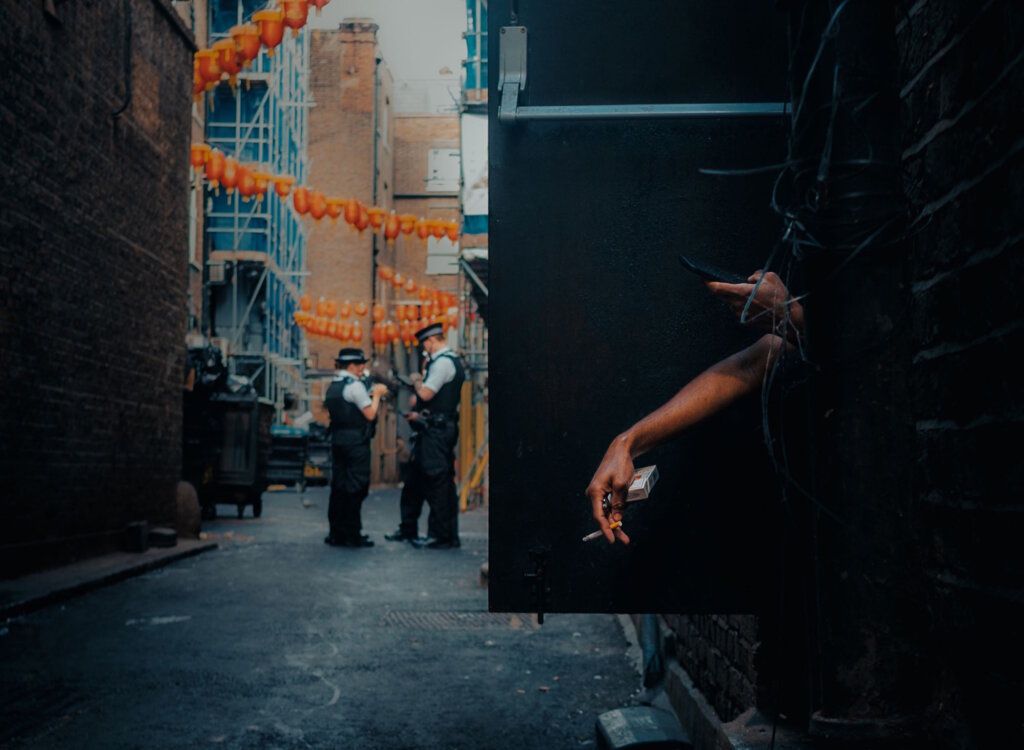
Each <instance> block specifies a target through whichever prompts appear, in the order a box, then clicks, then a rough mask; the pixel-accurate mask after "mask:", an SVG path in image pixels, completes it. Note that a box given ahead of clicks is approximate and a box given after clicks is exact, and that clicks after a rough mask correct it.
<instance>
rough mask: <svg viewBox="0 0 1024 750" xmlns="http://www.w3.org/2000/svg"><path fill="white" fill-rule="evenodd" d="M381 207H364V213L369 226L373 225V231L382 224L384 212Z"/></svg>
mask: <svg viewBox="0 0 1024 750" xmlns="http://www.w3.org/2000/svg"><path fill="white" fill-rule="evenodd" d="M386 213H387V211H385V210H384V209H383V208H379V207H377V206H372V207H370V208H367V209H366V215H367V216H368V217H369V219H370V226H371V227H373V231H374V232H376V231H377V230H378V229H380V228H381V227H382V226H383V225H384V214H386Z"/></svg>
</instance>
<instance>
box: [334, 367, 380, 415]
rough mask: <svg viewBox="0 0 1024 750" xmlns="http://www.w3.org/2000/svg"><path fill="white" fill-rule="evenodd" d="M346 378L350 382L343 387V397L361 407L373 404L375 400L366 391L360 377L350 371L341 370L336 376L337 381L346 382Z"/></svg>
mask: <svg viewBox="0 0 1024 750" xmlns="http://www.w3.org/2000/svg"><path fill="white" fill-rule="evenodd" d="M346 380H347V381H348V382H347V383H345V386H344V387H343V388H342V389H341V397H342V398H343V399H345V400H346V401H348V402H349V403H351V404H355V405H356V406H357V407H358V408H359V409H365V408H366V407H367V406H373V400H372V399H371V398H370V394H369V393H367V392H366V386H365V385H363V383H362V381H361V380H359V378H357V377H356V376H355V375H353V374H352V373H349V372H339V373H338V374H337V375H335V376H334V381H335V382H339V381H341V382H344V381H346Z"/></svg>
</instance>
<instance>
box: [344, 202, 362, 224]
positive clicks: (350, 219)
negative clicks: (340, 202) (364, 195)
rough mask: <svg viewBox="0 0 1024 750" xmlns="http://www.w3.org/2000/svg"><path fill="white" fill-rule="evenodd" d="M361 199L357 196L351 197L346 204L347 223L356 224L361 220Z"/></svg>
mask: <svg viewBox="0 0 1024 750" xmlns="http://www.w3.org/2000/svg"><path fill="white" fill-rule="evenodd" d="M359 207H360V206H359V201H357V200H356V199H355V198H351V199H349V201H348V202H347V203H346V204H345V223H346V224H350V225H355V223H356V222H357V221H358V220H359Z"/></svg>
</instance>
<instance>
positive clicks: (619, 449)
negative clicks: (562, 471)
mask: <svg viewBox="0 0 1024 750" xmlns="http://www.w3.org/2000/svg"><path fill="white" fill-rule="evenodd" d="M785 348H792V344H789V343H787V342H785V341H784V340H783V339H782V338H781V337H780V336H777V335H775V334H770V333H769V334H765V335H764V336H762V337H761V338H760V339H758V340H757V341H756V342H754V343H753V344H751V345H750V346H748V347H747V348H746V349H743V350H741V351H739V352H736V353H735V354H732V355H730V356H728V357H726V358H725V359H723V360H722V361H720V362H718V363H717V364H714V365H712V366H711V367H709V368H708V369H706V370H705V371H704V372H702V373H701V374H700V375H698V376H697V377H695V378H694V379H693V380H691V381H690V382H689V383H687V384H686V385H685V386H683V388H682V390H680V391H679V393H677V394H676V395H675V396H673V397H672V398H671V399H670V400H669V401H667V402H666V403H665V404H663V405H662V406H660V407H659V408H658V409H656V410H655V411H653V412H651V413H650V414H648V415H647V416H646V417H644V418H643V419H641V420H640V421H639V422H637V423H636V424H634V425H633V426H632V427H630V428H629V429H628V430H626V431H625V432H623V433H622V434H621V435H618V436H617V437H616V438H615V439H614V440H613V441H612V444H611V445H610V446H608V450H607V451H605V454H604V458H603V459H602V460H601V464H600V466H598V467H597V471H596V472H595V473H594V477H593V479H591V480H590V485H589V486H588V487H587V497H588V498H590V502H591V505H592V506H593V510H594V519H595V520H596V521H597V523H598V525H599V526H600V527H601V531H603V532H604V536H605V538H606V539H607V540H608V541H609V542H614V541H615V539H616V538H618V539H619V541H621V542H623V543H625V544H629V536H627V535H626V534H625V533H624V532H623V531H622V529H621V528H616V529H614V530H613V529H610V528H609V524H610V523H612V522H614V521H621V520H622V508H623V506H624V504H625V501H626V489H627V488H628V486H629V482H630V480H631V479H632V478H633V472H634V466H633V459H634V458H636V457H637V456H639V455H641V454H643V453H646V452H647V451H649V450H652V449H653V448H656V447H657V446H659V445H661V444H662V443H665V442H667V441H668V440H671V439H672V438H673V437H675V436H676V435H678V434H679V433H680V432H682V431H683V430H685V429H687V428H688V427H692V426H693V425H695V424H697V423H698V422H700V421H702V420H704V419H707V418H708V417H710V416H711V415H712V414H715V413H716V412H718V411H721V410H722V409H723V408H725V407H726V406H728V405H729V404H731V403H732V402H734V401H735V400H736V399H738V398H739V397H740V396H743V395H744V394H747V393H749V392H751V391H753V390H755V389H756V388H757V387H758V386H759V385H760V384H761V382H762V380H763V379H764V376H765V373H766V372H768V371H769V369H770V368H771V366H772V365H773V364H774V363H775V361H776V360H777V358H778V357H779V355H780V354H781V353H782V351H783V350H784V349H785ZM607 494H610V495H611V499H612V510H611V512H610V513H609V514H608V515H605V512H604V510H603V508H602V507H601V501H602V500H603V499H604V497H605V495H607Z"/></svg>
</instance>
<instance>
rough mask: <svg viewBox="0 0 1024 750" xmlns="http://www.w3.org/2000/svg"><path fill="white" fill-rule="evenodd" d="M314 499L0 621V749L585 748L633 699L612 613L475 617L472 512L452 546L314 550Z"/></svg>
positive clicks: (393, 511)
mask: <svg viewBox="0 0 1024 750" xmlns="http://www.w3.org/2000/svg"><path fill="white" fill-rule="evenodd" d="M326 503H327V491H326V490H325V489H322V488H316V489H314V488H310V489H308V490H307V491H306V493H305V494H304V495H302V494H299V493H296V492H292V491H285V492H270V493H267V494H265V496H264V510H263V517H262V518H260V519H253V518H251V517H250V516H249V514H248V513H247V514H246V517H245V518H244V519H236V518H235V514H234V512H233V509H232V508H230V507H229V506H221V508H220V510H221V512H222V514H227V515H222V517H221V518H218V519H217V520H214V521H208V522H205V523H204V533H205V534H207V535H208V537H209V538H211V539H213V540H215V541H217V542H218V544H219V545H220V546H219V549H216V550H213V551H210V552H206V553H204V554H201V555H198V556H196V557H191V558H188V559H184V560H180V561H178V562H175V563H173V564H171V565H169V566H167V567H165V568H162V569H160V570H157V571H155V572H152V573H149V574H146V575H143V576H140V577H137V578H132V579H130V580H127V581H124V582H121V583H118V584H116V585H113V586H110V587H106V588H103V589H100V590H97V591H95V592H92V593H90V594H86V595H84V596H80V597H77V598H74V599H71V600H70V601H67V602H66V603H64V604H61V605H55V606H52V607H48V608H46V609H43V610H40V611H38V612H35V613H33V614H30V615H26V616H23V617H19V618H15V619H12V620H10V621H8V622H6V623H3V624H2V625H0V663H2V664H3V666H2V679H0V684H2V687H0V706H3V708H2V709H0V712H2V713H3V718H2V721H0V747H5V748H8V747H9V748H28V747H47V748H185V747H189V748H195V747H214V748H217V747H224V748H252V747H259V748H293V747H294V748H335V747H337V748H341V747H345V748H438V749H441V748H445V749H448V748H495V749H500V748H513V747H514V748H574V747H593V746H594V744H595V733H594V722H595V718H596V717H597V716H598V715H599V714H600V713H602V712H604V711H606V710H610V709H613V708H616V707H620V706H624V705H627V704H630V703H631V702H633V701H634V700H635V697H636V691H637V688H638V687H639V677H638V675H637V671H636V666H635V663H634V661H633V659H632V658H631V655H630V654H629V653H628V652H629V646H628V642H627V638H626V636H625V635H624V632H623V629H622V626H621V625H620V622H619V620H618V619H617V618H616V617H615V616H612V615H552V616H548V617H547V618H545V623H544V625H542V626H538V625H537V624H536V622H535V619H534V618H533V617H531V616H530V615H528V614H522V615H512V614H501V613H488V612H487V590H486V588H485V587H483V586H481V585H480V580H479V572H480V566H481V564H482V563H483V562H484V560H485V559H486V556H487V534H486V531H487V516H486V510H477V511H472V512H469V513H464V514H462V516H461V518H460V522H461V538H462V547H461V549H457V550H444V551H441V550H417V549H414V548H412V547H411V546H409V545H408V544H399V543H389V542H385V541H384V540H383V535H384V533H385V532H387V531H390V530H391V529H392V528H393V527H394V525H395V521H396V517H397V504H398V491H397V490H394V489H384V490H378V491H374V492H372V493H371V495H370V497H369V498H368V499H367V501H366V503H365V506H364V513H363V518H364V526H365V530H366V531H367V533H369V535H370V536H371V537H372V538H373V539H374V540H375V541H376V546H375V547H373V548H371V549H344V548H332V547H327V546H326V545H324V543H323V537H324V534H325V531H326V519H325V513H326Z"/></svg>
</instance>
